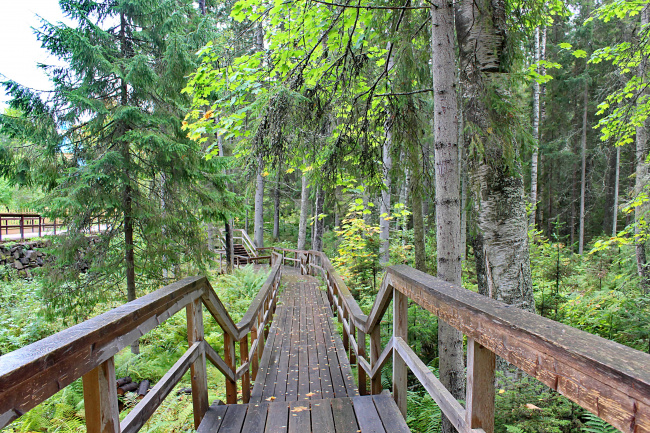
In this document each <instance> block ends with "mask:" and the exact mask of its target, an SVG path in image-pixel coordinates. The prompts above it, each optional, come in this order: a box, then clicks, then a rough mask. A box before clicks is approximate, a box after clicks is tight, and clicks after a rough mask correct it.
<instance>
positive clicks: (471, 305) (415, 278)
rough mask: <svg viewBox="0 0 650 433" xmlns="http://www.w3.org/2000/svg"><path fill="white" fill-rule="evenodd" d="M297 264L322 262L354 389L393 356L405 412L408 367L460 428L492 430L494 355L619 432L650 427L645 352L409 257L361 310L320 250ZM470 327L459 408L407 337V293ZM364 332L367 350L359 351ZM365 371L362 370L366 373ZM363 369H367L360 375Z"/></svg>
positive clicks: (312, 266) (377, 385)
mask: <svg viewBox="0 0 650 433" xmlns="http://www.w3.org/2000/svg"><path fill="white" fill-rule="evenodd" d="M298 254H299V255H301V269H303V273H309V274H312V275H313V274H315V273H316V272H319V273H320V274H321V275H322V276H323V278H324V280H325V282H326V284H327V291H328V298H329V300H330V303H331V305H332V307H333V308H334V310H335V311H337V316H338V320H339V321H340V322H341V323H342V325H343V343H344V346H345V348H346V350H348V351H349V353H350V361H351V362H353V363H354V362H356V363H357V366H358V369H359V370H358V371H359V374H358V381H359V390H360V392H362V393H363V392H366V387H367V385H366V383H367V382H366V381H367V379H369V380H370V382H371V385H370V392H371V393H373V394H375V393H379V392H381V389H382V388H381V387H382V385H381V372H382V369H383V367H384V364H385V363H386V362H387V361H388V359H389V357H390V356H391V354H392V356H393V394H394V398H395V400H396V403H397V405H398V407H399V408H400V410H402V412H403V414H405V413H406V390H407V388H406V387H407V383H406V367H407V366H408V367H409V368H410V369H411V370H412V371H413V373H414V374H415V375H416V377H417V378H418V379H419V380H420V382H422V384H423V385H424V387H425V389H426V390H427V391H428V392H429V393H430V394H431V396H432V397H433V399H434V400H435V401H436V402H437V403H438V405H439V407H440V408H441V410H442V411H443V412H444V413H445V415H446V416H447V417H448V418H449V419H450V420H451V421H452V423H453V424H454V426H455V427H456V429H457V430H458V431H460V432H480V431H485V432H488V433H489V432H491V431H493V430H494V398H489V397H488V396H490V395H492V396H494V371H495V357H496V356H500V357H502V358H503V359H505V360H506V361H508V362H509V363H511V364H512V365H514V366H516V367H518V368H520V369H521V370H523V371H524V372H525V373H527V374H528V375H530V376H532V377H534V378H536V379H538V380H539V381H541V382H542V383H544V384H546V385H547V386H549V387H550V388H552V389H554V390H556V391H558V392H559V393H561V394H563V395H564V396H565V397H567V398H569V399H570V400H572V401H574V402H575V403H577V404H578V405H580V406H581V407H583V408H585V409H587V410H589V411H590V412H592V413H594V414H595V415H597V416H599V417H600V418H602V419H603V420H605V421H607V422H608V423H610V424H612V425H613V426H614V427H616V428H618V429H620V430H621V431H625V432H631V433H632V432H634V433H639V432H650V355H649V354H646V353H643V352H641V351H638V350H634V349H632V348H629V347H627V346H623V345H621V344H619V343H616V342H613V341H610V340H606V339H604V338H601V337H599V336H596V335H593V334H589V333H587V332H584V331H581V330H578V329H575V328H573V327H571V326H568V325H564V324H562V323H558V322H555V321H553V320H550V319H547V318H545V317H542V316H539V315H537V314H534V313H530V312H528V311H524V310H521V309H518V308H516V307H513V306H509V305H506V304H504V303H502V302H499V301H496V300H494V299H491V298H487V297H485V296H482V295H479V294H478V293H474V292H471V291H469V290H466V289H463V288H462V287H457V286H454V285H452V284H450V283H447V282H445V281H443V280H440V279H438V278H436V277H433V276H431V275H428V274H426V273H423V272H420V271H417V270H415V269H413V268H411V267H409V266H406V265H397V266H390V267H388V269H387V272H386V276H385V277H384V279H383V281H382V284H381V286H380V288H379V290H378V293H377V297H376V299H375V302H374V304H373V306H372V308H371V311H370V314H369V315H368V316H366V315H364V314H363V313H362V312H361V309H360V308H359V305H358V304H357V302H356V301H355V300H354V298H353V297H352V295H351V294H350V291H349V290H348V288H347V286H346V285H345V283H344V282H343V281H342V279H341V277H340V276H339V275H338V273H337V272H336V270H335V269H334V268H333V266H332V265H331V263H330V261H329V259H328V258H327V257H326V256H325V254H323V253H321V252H318V251H302V252H299V253H298ZM409 299H411V300H412V301H414V302H415V303H417V304H418V305H419V306H421V307H422V308H424V309H425V310H427V311H429V312H431V313H432V314H434V315H436V316H438V317H439V318H440V319H442V320H444V321H445V322H446V323H448V324H450V325H451V326H453V327H454V328H456V329H457V330H459V331H461V332H462V333H463V334H465V335H466V336H467V339H468V342H467V347H468V350H467V394H466V398H465V401H466V403H465V407H466V408H467V409H465V408H463V407H462V406H461V405H460V403H458V401H456V400H455V399H454V398H453V397H452V396H451V394H450V393H449V392H448V391H447V390H446V389H445V388H444V386H443V385H442V384H441V383H440V381H439V380H438V379H437V378H436V377H435V376H434V375H433V374H432V373H431V372H430V371H429V370H428V368H427V367H426V365H424V363H423V362H422V361H421V360H420V359H419V358H418V357H417V355H416V354H415V353H414V352H413V351H412V350H411V349H410V348H409V346H408V344H407V341H408V340H407V337H408V336H407V323H408V322H407V320H408V317H407V315H408V300H409ZM391 300H393V335H392V336H391V338H390V341H389V343H388V344H387V346H386V347H385V348H384V349H383V350H382V348H381V333H380V332H381V320H382V318H383V316H384V314H385V312H386V310H387V308H388V306H389V304H390V301H391ZM366 335H369V336H370V359H368V356H367V354H366ZM364 373H365V374H364ZM366 376H367V377H366Z"/></svg>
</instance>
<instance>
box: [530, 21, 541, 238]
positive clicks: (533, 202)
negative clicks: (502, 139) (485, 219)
mask: <svg viewBox="0 0 650 433" xmlns="http://www.w3.org/2000/svg"><path fill="white" fill-rule="evenodd" d="M540 56H541V49H540V35H539V27H537V28H536V29H535V62H536V63H539V61H540ZM538 69H539V68H538ZM539 95H540V85H539V82H538V81H537V80H535V81H533V156H532V161H531V163H530V206H531V209H530V217H529V222H528V225H529V228H531V229H534V228H535V217H536V211H537V160H538V157H539V116H540V109H539Z"/></svg>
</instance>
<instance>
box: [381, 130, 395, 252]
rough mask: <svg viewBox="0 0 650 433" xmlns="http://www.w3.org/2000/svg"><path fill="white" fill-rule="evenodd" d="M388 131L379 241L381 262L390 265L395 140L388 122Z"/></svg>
mask: <svg viewBox="0 0 650 433" xmlns="http://www.w3.org/2000/svg"><path fill="white" fill-rule="evenodd" d="M384 127H385V129H386V140H385V141H384V145H383V147H382V154H383V155H382V156H383V162H384V166H383V174H384V188H385V189H384V190H382V192H381V203H380V205H379V239H380V241H381V244H380V245H379V261H380V262H381V263H388V262H389V261H390V220H389V219H388V218H390V213H391V208H390V192H391V191H390V190H391V179H390V173H391V170H392V169H393V158H392V157H391V154H390V152H391V144H392V140H393V134H392V132H391V127H392V125H390V124H388V122H386V123H385V124H384Z"/></svg>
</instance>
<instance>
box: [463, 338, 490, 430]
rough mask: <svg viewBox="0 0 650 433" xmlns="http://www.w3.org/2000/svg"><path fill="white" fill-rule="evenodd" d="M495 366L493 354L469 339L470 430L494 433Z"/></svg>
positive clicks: (468, 402) (468, 398) (467, 398)
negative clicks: (479, 429)
mask: <svg viewBox="0 0 650 433" xmlns="http://www.w3.org/2000/svg"><path fill="white" fill-rule="evenodd" d="M495 365H496V356H495V355H494V353H493V352H491V351H490V350H489V349H486V348H485V347H483V346H481V345H480V344H479V343H477V342H476V341H475V340H474V339H473V338H467V394H466V398H465V402H466V405H465V407H466V408H467V411H466V416H467V424H468V425H469V427H470V428H482V429H483V430H484V431H485V433H493V432H494V369H495Z"/></svg>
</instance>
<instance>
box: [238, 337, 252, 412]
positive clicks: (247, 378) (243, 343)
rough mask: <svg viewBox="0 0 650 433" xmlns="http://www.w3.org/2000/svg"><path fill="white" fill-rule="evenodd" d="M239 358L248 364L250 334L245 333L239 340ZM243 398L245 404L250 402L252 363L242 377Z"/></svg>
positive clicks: (242, 363) (242, 362)
mask: <svg viewBox="0 0 650 433" xmlns="http://www.w3.org/2000/svg"><path fill="white" fill-rule="evenodd" d="M239 358H240V359H241V365H244V364H246V362H247V361H248V334H246V335H244V338H242V339H241V340H240V341H239ZM241 398H242V402H243V403H244V404H248V402H249V401H250V399H251V369H250V365H249V366H248V370H246V371H245V372H244V374H243V375H242V377H241Z"/></svg>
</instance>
